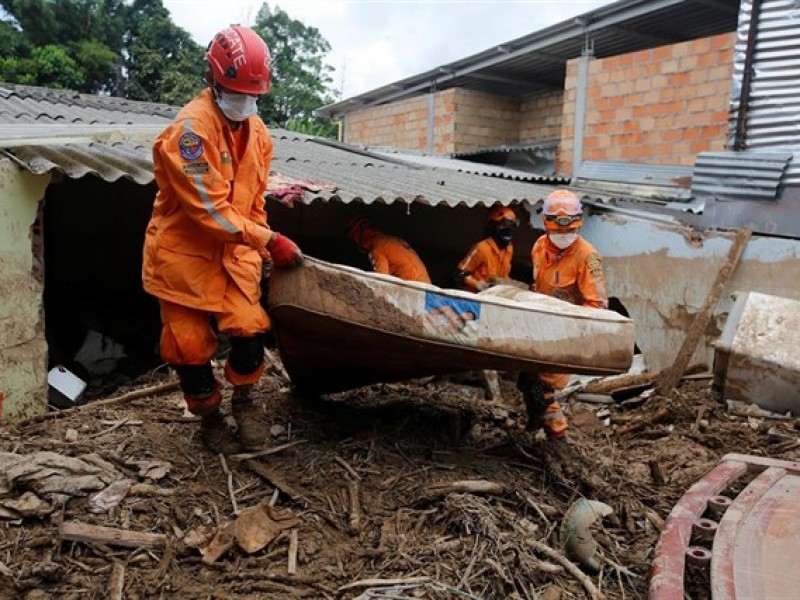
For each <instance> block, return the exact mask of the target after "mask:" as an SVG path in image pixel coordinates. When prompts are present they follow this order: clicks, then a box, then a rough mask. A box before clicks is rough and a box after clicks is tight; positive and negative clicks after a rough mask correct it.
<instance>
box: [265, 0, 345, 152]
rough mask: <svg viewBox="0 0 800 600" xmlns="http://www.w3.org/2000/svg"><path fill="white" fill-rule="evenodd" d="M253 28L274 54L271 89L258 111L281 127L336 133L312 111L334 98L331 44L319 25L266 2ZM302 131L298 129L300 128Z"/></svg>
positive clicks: (332, 127) (327, 122) (331, 125)
mask: <svg viewBox="0 0 800 600" xmlns="http://www.w3.org/2000/svg"><path fill="white" fill-rule="evenodd" d="M253 29H254V30H255V31H257V32H258V33H259V35H261V37H263V38H264V40H265V41H266V42H267V45H268V46H269V49H270V52H271V54H272V92H271V93H270V94H269V95H268V96H265V97H263V98H261V99H260V100H259V113H260V114H261V116H262V118H263V119H264V120H265V121H267V122H268V123H270V124H274V125H278V126H279V127H284V128H289V127H302V128H304V129H306V130H313V131H315V132H316V131H319V132H322V133H315V135H322V134H323V133H327V134H329V137H333V136H334V135H335V132H336V126H335V125H333V124H332V123H331V122H330V121H329V120H327V119H319V118H317V117H315V116H314V114H313V111H314V110H315V109H317V108H319V107H320V106H322V105H324V104H327V103H329V102H331V99H330V96H329V94H330V92H329V86H330V84H331V82H332V79H331V76H330V73H331V70H332V69H331V67H330V66H329V65H327V64H326V63H325V62H324V61H325V56H326V55H327V53H328V52H329V51H330V44H328V42H327V41H326V40H325V39H324V38H323V37H322V35H321V34H320V32H319V30H318V29H317V28H316V27H309V26H307V25H304V24H303V23H302V22H300V21H298V20H296V19H292V18H291V17H290V16H289V15H288V14H287V13H286V12H285V11H284V10H282V9H281V8H280V7H276V8H275V10H271V9H270V8H269V5H267V4H266V3H264V4H262V5H261V8H260V9H259V11H258V14H257V15H256V21H255V25H254V26H253ZM297 131H299V129H298V130H297Z"/></svg>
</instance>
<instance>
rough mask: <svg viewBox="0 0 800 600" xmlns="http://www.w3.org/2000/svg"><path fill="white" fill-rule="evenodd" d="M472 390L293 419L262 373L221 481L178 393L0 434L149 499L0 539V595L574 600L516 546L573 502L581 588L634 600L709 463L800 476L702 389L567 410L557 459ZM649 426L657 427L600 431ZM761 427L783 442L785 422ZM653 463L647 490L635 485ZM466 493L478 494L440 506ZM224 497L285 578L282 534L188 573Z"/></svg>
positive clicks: (1, 443) (358, 400)
mask: <svg viewBox="0 0 800 600" xmlns="http://www.w3.org/2000/svg"><path fill="white" fill-rule="evenodd" d="M479 381H480V378H479V377H477V376H476V377H474V378H473V379H471V380H470V379H461V380H458V381H456V380H453V379H452V378H451V379H450V380H447V379H435V380H423V381H414V382H407V383H404V384H392V385H388V384H383V385H375V386H371V387H367V388H361V389H358V390H354V391H352V392H347V393H341V394H337V395H334V396H329V397H327V398H325V399H324V400H323V401H320V402H315V403H313V404H312V403H308V402H305V403H304V402H302V401H300V400H299V399H296V398H294V397H293V396H292V394H291V391H290V389H289V387H288V386H287V385H286V382H285V381H283V380H281V379H279V378H278V376H277V375H276V376H266V375H265V376H264V377H263V378H262V382H261V384H260V385H259V387H258V391H259V402H260V405H261V406H263V409H264V410H263V415H262V419H263V421H264V423H265V424H266V425H268V426H269V427H270V428H271V436H270V438H269V440H268V442H267V447H268V448H272V449H274V452H272V453H271V454H264V455H262V456H258V457H254V458H250V459H248V460H237V459H235V458H233V457H229V458H228V459H227V460H226V462H225V463H224V464H223V463H222V462H221V461H220V459H219V457H217V456H214V455H212V454H210V453H209V452H208V451H207V450H206V449H205V448H204V447H203V446H202V445H201V443H200V441H199V437H198V425H197V423H196V422H195V421H194V420H193V419H187V418H186V416H185V413H184V409H183V406H182V403H181V399H180V394H179V393H174V394H172V395H166V396H159V397H145V398H138V399H135V400H130V401H128V402H126V403H111V404H100V403H95V404H89V405H87V406H85V407H82V408H81V409H79V410H77V411H73V412H69V413H58V414H55V413H54V414H51V415H48V416H46V417H44V418H42V419H40V420H38V421H33V422H28V423H25V424H20V425H18V426H15V427H9V426H6V427H4V428H2V429H0V450H3V451H9V452H16V453H29V452H34V451H37V450H43V449H47V450H51V451H57V452H60V453H62V454H65V455H70V456H76V455H80V454H83V453H86V452H97V453H98V454H100V456H101V457H103V458H104V459H106V460H108V461H109V462H112V463H113V464H114V465H115V466H116V467H117V468H119V469H120V471H121V472H122V473H123V474H124V475H125V476H127V477H130V478H132V479H134V480H135V481H137V482H138V483H149V484H151V485H152V486H153V488H154V489H156V490H160V491H159V492H153V491H152V489H153V488H147V489H151V492H150V493H139V494H137V495H129V496H128V497H126V498H125V499H124V500H123V501H122V503H121V504H120V505H119V506H118V507H117V508H114V509H112V510H111V511H110V512H109V513H106V514H92V513H90V512H88V510H87V504H88V499H87V498H76V499H72V500H70V501H69V502H68V503H67V504H65V505H64V506H63V507H54V510H53V511H52V513H51V515H50V516H49V517H46V518H43V519H35V518H25V519H23V520H22V521H21V522H20V523H18V524H10V523H6V524H4V525H2V527H0V561H1V562H2V564H0V598H24V599H27V600H33V599H41V598H69V599H76V600H77V599H78V598H81V599H83V598H98V599H99V598H108V597H110V596H109V590H110V582H111V581H112V578H113V577H115V574H116V578H115V579H114V581H116V582H119V573H120V572H122V574H123V577H122V593H121V596H118V597H121V598H126V599H144V598H215V599H225V598H358V597H359V596H362V595H363V596H362V597H364V598H365V597H367V596H366V595H365V594H367V593H369V597H371V598H380V597H388V596H387V594H388V592H387V590H388V589H389V587H390V586H389V584H386V583H384V584H381V583H379V582H373V583H369V582H368V580H400V581H405V582H406V587H405V588H404V593H405V594H407V595H408V596H409V597H417V598H429V599H433V598H436V599H440V598H450V599H455V598H464V597H469V598H483V599H486V600H489V599H495V598H526V599H527V598H535V597H538V596H537V594H547V596H546V597H547V598H556V597H557V598H562V599H565V600H566V599H573V598H587V597H588V595H587V592H586V591H585V589H584V587H583V586H582V585H581V583H579V582H578V581H577V580H576V579H575V578H574V577H573V576H572V575H570V574H569V573H567V572H565V571H564V570H563V569H559V567H558V565H557V564H555V563H554V561H553V560H552V559H551V558H549V557H548V556H546V555H544V554H542V553H540V552H539V551H537V550H536V549H535V548H534V546H535V544H545V545H546V546H548V547H550V548H552V549H555V550H559V551H560V545H559V541H558V539H557V533H556V532H557V531H558V529H559V525H560V521H561V517H562V516H563V515H564V513H565V512H566V510H567V508H568V507H569V506H570V505H571V504H572V503H573V502H574V500H575V499H576V498H579V497H585V498H588V499H591V500H598V501H601V502H604V503H606V504H608V505H609V506H611V507H612V509H613V510H614V512H613V514H612V515H610V516H608V517H606V518H604V519H603V520H602V523H599V524H597V525H595V527H594V528H593V529H594V531H593V535H594V538H595V540H596V541H597V542H598V544H599V554H600V556H601V559H602V560H603V565H604V566H603V568H602V572H601V574H600V575H599V576H595V577H593V578H592V582H594V585H596V586H598V587H599V588H600V591H601V593H602V594H603V595H604V597H605V598H608V599H622V598H642V597H646V595H647V572H648V568H649V561H650V560H651V558H652V556H653V550H654V546H655V544H656V541H657V539H658V535H659V527H660V526H661V525H662V524H663V520H664V519H665V518H666V517H667V515H668V513H669V511H670V509H671V508H672V506H673V505H674V503H675V502H676V501H677V500H678V498H679V497H680V496H681V495H682V494H683V492H684V491H685V490H686V489H687V488H688V487H689V486H690V485H691V484H692V483H693V482H694V481H696V480H697V479H698V478H699V477H701V476H702V475H703V474H704V473H705V472H707V471H708V470H709V469H711V468H712V467H713V466H714V465H715V464H716V463H717V461H719V459H720V457H722V456H723V455H724V454H725V453H727V452H733V451H735V452H744V453H754V454H760V455H766V456H774V457H779V458H786V459H793V460H798V459H800V450H798V449H797V448H796V447H795V448H793V449H787V448H788V447H789V446H787V445H780V444H778V445H776V444H770V443H768V441H767V437H766V427H765V426H764V424H763V423H760V422H758V421H756V420H748V419H744V418H740V417H735V416H731V415H729V414H728V413H727V412H726V411H725V410H724V409H723V408H722V406H721V404H720V403H718V402H717V400H716V399H714V397H713V396H712V395H711V393H710V391H709V381H706V380H700V381H695V382H691V383H684V385H682V386H681V387H680V389H679V390H678V392H677V394H676V396H675V398H673V399H667V398H663V397H659V396H653V397H651V398H649V399H648V400H647V401H645V402H644V403H643V404H641V405H640V406H639V407H637V408H635V409H627V408H626V407H624V406H614V407H612V409H611V414H610V416H609V417H608V418H607V420H606V418H605V417H602V418H601V417H598V414H597V413H598V407H596V406H590V405H585V404H578V403H575V402H571V401H569V400H567V401H566V402H565V403H564V404H565V405H566V406H567V407H568V410H569V413H570V420H571V437H572V443H571V444H569V445H566V446H563V447H559V446H553V445H551V444H549V443H547V442H545V441H542V440H540V439H538V438H536V437H530V436H529V435H528V434H525V433H524V432H523V426H524V416H523V410H522V407H521V405H520V399H519V397H518V395H517V392H516V389H515V387H514V383H513V381H511V380H510V379H508V378H505V377H502V376H501V387H502V391H503V403H502V404H495V403H489V402H487V401H483V400H479V399H477V398H480V397H482V389H481V388H479V387H476V386H474V385H473V384H475V383H477V382H479ZM139 383H140V385H141V386H145V385H153V383H155V382H154V381H153V380H152V379H147V380H146V381H145V380H142V381H141V382H139ZM229 394H230V390H226V391H225V397H226V401H225V403H224V404H223V408H224V409H225V410H228V409H229V406H228V402H227V397H228V396H229ZM663 410H667V411H668V415H669V416H668V418H667V419H666V420H663V421H662V422H659V423H654V424H650V425H647V426H645V427H644V428H642V429H640V430H639V431H637V432H636V433H632V434H630V435H624V436H620V435H618V434H617V433H616V432H618V431H619V430H620V428H621V427H622V426H624V425H627V424H630V423H632V422H637V421H639V420H644V421H646V422H647V421H648V419H650V418H651V417H652V416H653V415H654V414H656V413H658V412H659V411H663ZM601 414H602V413H601ZM607 422H608V423H610V424H607ZM615 423H616V424H615ZM770 425H774V423H770ZM780 425H781V427H784V428H785V429H787V430H788V431H791V432H794V433H795V434H796V433H797V431H796V427H797V425H796V421H790V422H788V423H781V424H780ZM292 443H294V445H288V444H292ZM156 461H164V462H167V463H169V465H170V468H169V469H168V470H167V472H166V473H165V472H164V470H163V469H162V470H161V471H160V473H158V474H156V475H153V476H152V478H148V477H147V476H146V475H142V470H141V465H142V463H147V462H156ZM653 463H655V464H657V465H658V467H659V470H660V472H661V474H662V475H663V481H661V480H659V481H657V480H656V479H654V476H653V468H652V466H651V465H652V464H653ZM226 469H227V470H228V472H229V473H230V475H228V474H227V473H226ZM470 480H481V481H487V482H490V483H492V484H495V489H496V490H497V491H496V492H495V493H493V494H482V493H447V492H446V490H447V486H448V485H449V484H452V483H453V482H463V481H470ZM354 489H355V490H356V491H357V494H356V496H357V498H358V507H359V513H360V514H359V518H358V519H355V520H354V518H353V516H354V514H353V504H352V497H353V496H352V490H354ZM442 490H445V491H444V492H442ZM234 500H235V503H236V507H237V508H238V509H239V511H241V510H243V509H246V508H249V507H252V506H256V505H258V504H260V503H265V502H266V503H269V502H270V501H273V500H274V504H275V506H276V507H277V508H279V509H282V510H286V511H289V512H290V513H292V514H293V515H294V516H295V517H296V518H297V519H298V521H299V525H298V526H297V527H296V531H297V539H298V553H297V568H296V572H295V573H294V574H290V573H289V569H288V560H289V558H288V557H289V547H290V540H291V536H290V535H289V534H288V533H287V532H284V533H282V534H280V535H279V536H278V537H277V538H276V539H275V540H274V541H273V542H271V543H270V544H269V545H267V546H266V547H265V548H264V549H262V550H259V551H257V552H255V553H253V554H246V553H245V552H244V551H242V550H240V549H238V548H234V549H232V550H230V551H229V552H228V553H226V554H224V555H223V556H222V557H221V558H219V559H218V560H217V561H216V562H214V563H213V564H210V565H206V564H203V562H202V561H201V557H200V554H199V553H198V551H197V550H195V549H194V548H191V547H190V546H189V545H188V544H187V539H188V538H187V534H188V533H190V532H192V531H194V530H196V529H197V528H198V527H200V526H201V525H206V526H209V527H212V528H213V527H216V526H218V525H220V524H222V523H224V522H226V521H228V520H230V519H232V518H233V516H234V504H233V501H234ZM64 521H79V522H83V523H90V524H95V525H104V526H108V527H115V528H120V529H126V530H131V531H137V532H149V533H160V534H163V535H165V536H166V538H167V539H168V546H167V547H166V548H164V549H151V550H144V549H136V548H124V547H117V546H111V545H107V544H100V543H91V542H67V541H61V540H60V537H59V525H60V523H62V522H64ZM609 561H612V562H609ZM613 564H616V565H620V566H622V567H624V568H625V569H626V570H627V571H620V570H619V569H617V568H615V567H614V566H613ZM691 583H692V585H694V586H695V587H696V592H693V593H692V595H691V597H692V598H695V599H700V598H707V597H708V596H707V595H704V591H703V587H702V586H703V582H702V580H701V579H693V580H692V581H691ZM396 595H397V592H395V596H396Z"/></svg>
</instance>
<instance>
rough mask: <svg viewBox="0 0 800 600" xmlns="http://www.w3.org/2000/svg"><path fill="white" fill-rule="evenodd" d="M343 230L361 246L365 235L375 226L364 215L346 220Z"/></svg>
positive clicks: (364, 240) (365, 238) (371, 231)
mask: <svg viewBox="0 0 800 600" xmlns="http://www.w3.org/2000/svg"><path fill="white" fill-rule="evenodd" d="M344 231H345V234H346V235H347V237H349V238H350V239H351V240H353V241H354V242H355V243H356V244H357V245H358V246H363V245H364V243H365V242H366V241H367V237H368V236H369V235H370V234H372V233H374V232H375V228H374V227H373V226H372V223H371V222H370V221H369V219H367V218H366V217H353V218H351V219H350V220H348V221H347V225H346V226H345V229H344Z"/></svg>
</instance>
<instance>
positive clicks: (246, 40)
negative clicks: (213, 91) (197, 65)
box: [206, 25, 272, 94]
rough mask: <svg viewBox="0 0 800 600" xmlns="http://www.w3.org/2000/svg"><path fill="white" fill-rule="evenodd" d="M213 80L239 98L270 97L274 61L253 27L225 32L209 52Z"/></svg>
mask: <svg viewBox="0 0 800 600" xmlns="http://www.w3.org/2000/svg"><path fill="white" fill-rule="evenodd" d="M206 60H207V61H208V66H209V67H210V69H211V72H210V73H207V74H206V79H213V81H215V82H217V83H218V84H219V85H221V86H222V87H224V88H225V89H228V90H230V91H231V92H235V93H237V94H268V93H269V90H270V86H271V81H272V74H271V67H272V57H271V56H270V53H269V48H267V44H266V43H265V42H264V40H262V39H261V36H259V35H258V34H257V33H256V32H255V31H253V30H252V29H250V28H249V27H242V26H241V25H234V26H232V27H228V28H227V29H223V30H222V31H220V32H219V33H218V34H217V35H215V36H214V39H213V40H211V43H210V44H209V45H208V50H207V51H206Z"/></svg>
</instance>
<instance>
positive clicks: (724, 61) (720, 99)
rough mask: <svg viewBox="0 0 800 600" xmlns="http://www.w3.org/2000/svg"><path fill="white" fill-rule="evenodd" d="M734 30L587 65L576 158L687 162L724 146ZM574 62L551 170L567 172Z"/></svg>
mask: <svg viewBox="0 0 800 600" xmlns="http://www.w3.org/2000/svg"><path fill="white" fill-rule="evenodd" d="M735 40H736V34H735V33H726V34H721V35H717V36H713V37H710V38H702V39H698V40H692V41H689V42H682V43H680V44H674V45H670V46H661V47H658V48H652V49H650V50H642V51H639V52H632V53H629V54H622V55H619V56H613V57H609V58H604V59H598V60H593V61H591V62H590V63H589V81H588V87H587V106H586V129H585V133H584V145H583V158H584V159H585V160H614V161H627V162H643V163H660V164H674V165H692V164H694V160H695V156H696V155H697V154H698V153H699V152H704V151H708V150H712V151H720V150H724V149H725V143H726V140H727V133H728V108H729V97H730V87H731V77H732V72H733V46H734V43H735ZM577 71H578V69H577V59H575V60H571V61H569V62H568V63H567V77H566V83H565V86H564V87H565V92H564V113H563V114H564V116H563V125H562V127H561V140H562V141H561V148H560V152H559V171H560V172H563V173H570V172H571V169H572V164H571V161H572V152H573V145H574V131H573V123H574V118H575V86H576V83H577Z"/></svg>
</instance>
